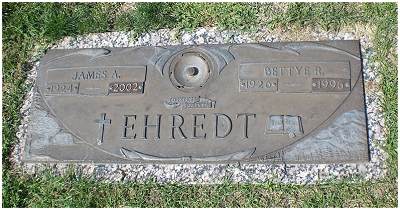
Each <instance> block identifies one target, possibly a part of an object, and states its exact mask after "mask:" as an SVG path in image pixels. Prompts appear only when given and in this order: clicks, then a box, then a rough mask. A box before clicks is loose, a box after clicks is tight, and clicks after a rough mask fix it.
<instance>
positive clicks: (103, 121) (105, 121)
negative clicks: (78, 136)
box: [95, 113, 111, 145]
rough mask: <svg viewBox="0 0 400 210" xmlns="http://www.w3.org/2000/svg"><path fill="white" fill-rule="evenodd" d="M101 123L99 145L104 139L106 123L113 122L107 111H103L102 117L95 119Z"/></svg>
mask: <svg viewBox="0 0 400 210" xmlns="http://www.w3.org/2000/svg"><path fill="white" fill-rule="evenodd" d="M95 122H96V123H98V124H99V129H100V133H99V137H98V138H97V145H101V144H102V143H103V139H104V125H106V124H111V119H106V113H102V114H101V115H100V119H99V120H96V121H95Z"/></svg>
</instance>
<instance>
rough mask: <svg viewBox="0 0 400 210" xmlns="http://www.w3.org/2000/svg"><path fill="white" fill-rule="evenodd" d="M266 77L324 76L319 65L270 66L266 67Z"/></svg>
mask: <svg viewBox="0 0 400 210" xmlns="http://www.w3.org/2000/svg"><path fill="white" fill-rule="evenodd" d="M264 70H265V75H266V76H275V77H279V76H289V77H301V76H302V77H303V76H305V77H308V76H324V72H323V71H322V67H321V66H319V65H268V66H266V67H265V69H264Z"/></svg>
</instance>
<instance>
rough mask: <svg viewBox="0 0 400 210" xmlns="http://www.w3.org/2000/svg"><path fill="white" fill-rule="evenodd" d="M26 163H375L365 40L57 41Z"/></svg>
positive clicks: (45, 68)
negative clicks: (90, 44)
mask: <svg viewBox="0 0 400 210" xmlns="http://www.w3.org/2000/svg"><path fill="white" fill-rule="evenodd" d="M34 102H35V104H34V107H33V110H32V115H31V123H30V126H29V133H30V138H29V139H28V141H27V142H26V146H25V152H24V154H25V156H24V160H25V161H28V162H36V161H55V162H67V161H68V162H70V161H78V162H79V161H83V162H95V163H107V162H116V163H137V162H162V163H181V162H195V163H201V162H215V163H219V162H229V161H240V162H259V163H265V162H285V163H330V162H333V163H341V162H359V161H368V159H369V156H368V154H369V153H368V141H367V130H366V129H367V128H366V114H365V107H364V106H365V105H364V92H363V75H362V69H361V59H360V47H359V42H358V41H325V42H296V43H257V44H241V45H234V44H231V45H203V46H166V47H135V48H110V49H77V50H49V51H48V52H47V54H46V55H45V56H44V57H43V58H42V59H41V61H40V68H39V71H38V79H37V85H36V95H35V98H34Z"/></svg>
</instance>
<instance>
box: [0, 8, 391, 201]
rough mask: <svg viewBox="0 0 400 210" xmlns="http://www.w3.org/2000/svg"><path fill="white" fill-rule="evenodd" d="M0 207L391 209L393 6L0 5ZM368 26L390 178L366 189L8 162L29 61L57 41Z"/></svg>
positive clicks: (341, 184) (353, 185)
mask: <svg viewBox="0 0 400 210" xmlns="http://www.w3.org/2000/svg"><path fill="white" fill-rule="evenodd" d="M2 6H3V133H2V135H3V136H2V137H3V144H2V146H3V148H2V151H3V156H2V161H3V204H2V205H3V207H124V206H137V207H227V206H229V207H239V206H240V207H264V206H269V207H274V206H277V207H395V206H397V205H398V201H397V193H398V191H397V190H398V189H397V176H398V174H397V170H398V169H397V91H398V90H397V53H396V42H397V35H396V31H397V5H396V4H395V3H365V4H354V3H310V4H307V3H284V4H282V3H279V4H259V3H252V4H244V3H230V4H223V3H207V4H205V3H193V4H188V3H156V4H155V3H153V4H149V3H140V4H135V5H133V9H128V10H127V9H125V8H127V6H129V5H127V4H121V3H101V4H100V3H95V4H94V3H3V4H2ZM357 23H362V24H365V25H368V26H370V27H373V28H374V29H375V32H374V34H375V35H374V39H373V43H374V49H375V51H376V52H377V54H376V56H375V57H374V60H375V61H377V62H378V63H379V64H380V68H379V73H380V74H381V76H382V77H383V80H382V82H381V84H380V85H381V88H382V90H383V91H384V99H383V100H382V102H381V106H382V108H383V110H384V116H385V121H386V126H387V130H388V136H387V140H386V141H387V146H386V148H385V150H386V151H387V152H388V154H389V160H388V164H389V166H390V174H389V175H388V176H387V177H386V178H384V179H382V180H379V181H376V182H371V181H367V182H365V181H364V182H356V183H348V182H338V183H337V182H334V181H332V182H331V183H329V184H317V185H312V186H297V185H283V184H272V183H265V184H257V185H251V184H233V183H224V184H221V185H187V186H185V185H179V184H157V183H155V182H153V181H148V182H146V183H142V184H141V183H135V182H127V183H104V182H98V181H97V182H96V181H94V180H92V179H88V178H82V177H79V176H77V175H74V174H73V173H70V174H69V175H66V176H55V175H51V174H49V173H45V174H43V175H41V176H29V175H24V174H22V173H21V171H19V170H18V169H13V168H12V167H11V164H10V161H9V159H8V157H9V154H10V151H11V148H12V146H13V144H14V143H15V141H16V136H15V133H16V131H17V129H18V125H19V124H20V114H19V110H20V108H21V104H22V101H23V97H24V94H25V93H26V91H27V89H28V88H29V87H27V86H26V85H25V83H24V81H25V79H26V73H27V70H28V69H29V67H30V62H29V60H30V58H31V57H32V55H33V54H35V53H37V51H38V49H39V51H40V49H44V48H45V46H46V45H47V44H49V43H52V42H54V41H56V40H58V39H60V38H62V37H63V36H67V35H78V34H86V33H92V32H106V31H115V30H133V31H134V32H136V34H140V33H142V32H146V31H150V30H156V29H159V28H178V29H187V30H191V29H194V28H196V27H200V26H218V27H219V28H221V29H228V30H245V31H253V30H255V29H256V28H258V27H267V28H271V29H274V28H282V29H285V30H297V29H299V28H302V27H320V28H323V29H326V30H339V29H340V28H342V27H344V26H352V25H354V24H357Z"/></svg>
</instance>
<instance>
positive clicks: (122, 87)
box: [108, 82, 144, 94]
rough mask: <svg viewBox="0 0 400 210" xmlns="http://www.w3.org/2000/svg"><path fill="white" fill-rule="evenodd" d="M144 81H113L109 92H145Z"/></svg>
mask: <svg viewBox="0 0 400 210" xmlns="http://www.w3.org/2000/svg"><path fill="white" fill-rule="evenodd" d="M143 89H144V82H112V83H110V85H109V89H108V90H109V93H110V94H112V93H125V94H143Z"/></svg>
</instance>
